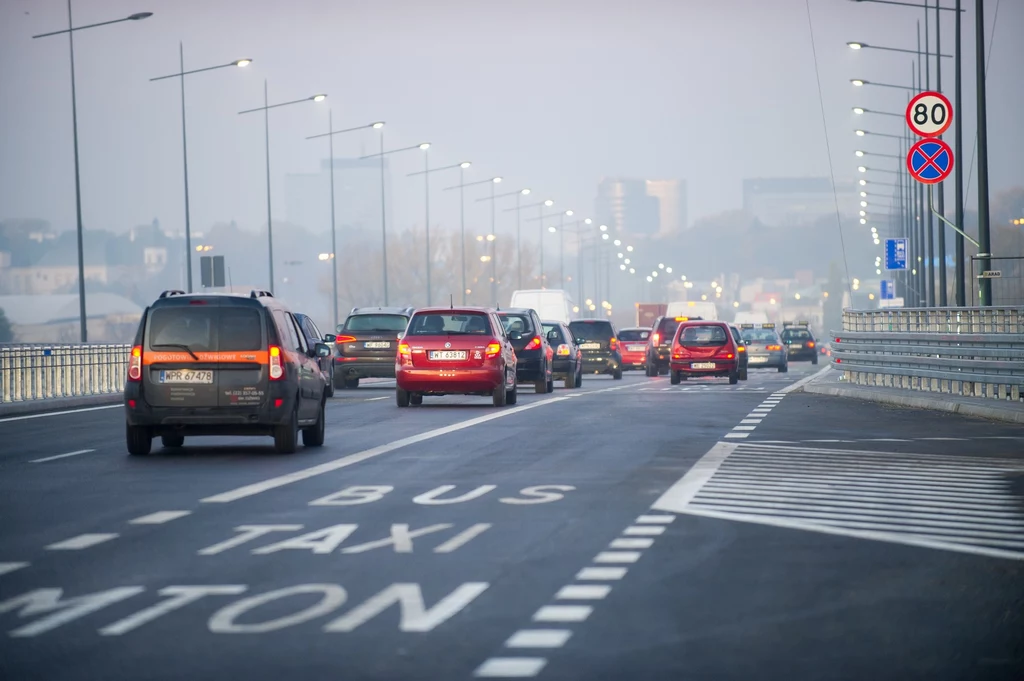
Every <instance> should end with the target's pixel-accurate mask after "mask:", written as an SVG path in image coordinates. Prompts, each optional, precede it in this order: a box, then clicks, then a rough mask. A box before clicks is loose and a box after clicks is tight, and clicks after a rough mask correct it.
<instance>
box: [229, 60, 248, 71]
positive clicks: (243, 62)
mask: <svg viewBox="0 0 1024 681" xmlns="http://www.w3.org/2000/svg"><path fill="white" fill-rule="evenodd" d="M231 63H232V64H234V65H235V66H237V67H239V68H243V69H244V68H245V67H246V66H248V65H249V64H251V63H252V59H238V60H235V61H233V62H231Z"/></svg>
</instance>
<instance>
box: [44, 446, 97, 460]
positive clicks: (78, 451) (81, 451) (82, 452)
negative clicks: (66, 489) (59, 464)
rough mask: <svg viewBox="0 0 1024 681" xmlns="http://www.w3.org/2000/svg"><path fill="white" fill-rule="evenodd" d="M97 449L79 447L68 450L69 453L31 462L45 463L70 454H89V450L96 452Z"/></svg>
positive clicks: (64, 457)
mask: <svg viewBox="0 0 1024 681" xmlns="http://www.w3.org/2000/svg"><path fill="white" fill-rule="evenodd" d="M95 451H96V450H95V449H79V450H77V451H74V452H68V453H67V454H58V455H56V456H47V457H44V458H42V459H32V460H31V461H29V463H45V462H47V461H56V460H57V459H66V458H68V457H69V456H78V455H79V454H88V453H89V452H95Z"/></svg>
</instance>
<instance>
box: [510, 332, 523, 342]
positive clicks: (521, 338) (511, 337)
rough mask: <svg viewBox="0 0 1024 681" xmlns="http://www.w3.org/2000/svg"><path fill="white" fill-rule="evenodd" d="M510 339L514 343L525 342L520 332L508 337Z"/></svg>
mask: <svg viewBox="0 0 1024 681" xmlns="http://www.w3.org/2000/svg"><path fill="white" fill-rule="evenodd" d="M508 339H509V340H514V341H518V340H523V334H521V333H519V332H518V331H513V332H512V333H510V334H509V335H508Z"/></svg>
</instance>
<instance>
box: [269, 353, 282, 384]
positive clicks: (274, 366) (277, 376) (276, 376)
mask: <svg viewBox="0 0 1024 681" xmlns="http://www.w3.org/2000/svg"><path fill="white" fill-rule="evenodd" d="M282 378H284V364H282V363H281V348H279V347H277V346H276V345H271V346H270V380H271V381H280V380H281V379H282Z"/></svg>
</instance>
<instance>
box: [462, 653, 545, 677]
mask: <svg viewBox="0 0 1024 681" xmlns="http://www.w3.org/2000/svg"><path fill="white" fill-rule="evenodd" d="M547 663H548V661H547V660H546V659H545V658H543V657H492V658H491V659H489V660H487V661H486V662H484V663H483V664H482V665H480V666H479V667H478V668H477V670H476V671H475V672H473V676H477V677H481V678H501V679H517V678H528V677H531V676H537V674H539V673H540V670H542V669H544V665H546V664H547Z"/></svg>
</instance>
